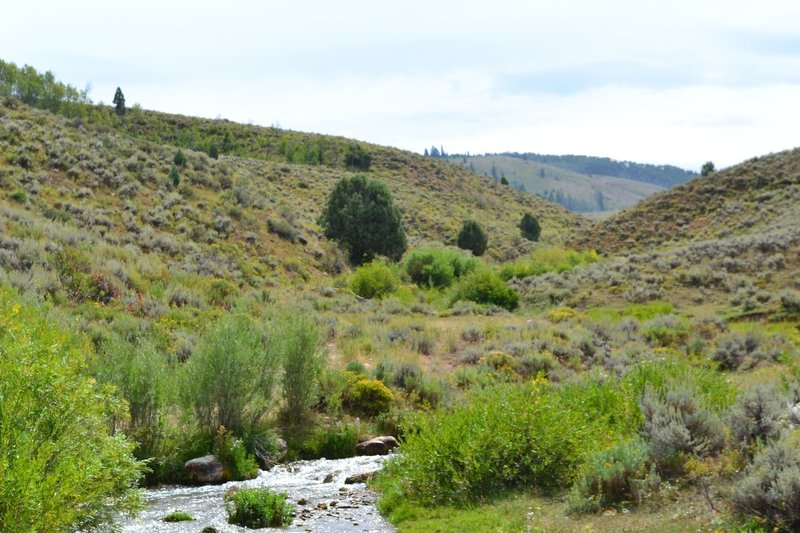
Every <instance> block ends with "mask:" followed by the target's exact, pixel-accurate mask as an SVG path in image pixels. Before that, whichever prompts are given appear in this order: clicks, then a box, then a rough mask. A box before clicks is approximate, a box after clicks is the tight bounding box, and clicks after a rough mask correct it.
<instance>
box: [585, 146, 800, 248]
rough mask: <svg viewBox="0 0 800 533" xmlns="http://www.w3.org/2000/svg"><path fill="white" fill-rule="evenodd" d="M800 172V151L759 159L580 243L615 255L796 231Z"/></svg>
mask: <svg viewBox="0 0 800 533" xmlns="http://www.w3.org/2000/svg"><path fill="white" fill-rule="evenodd" d="M798 170H800V150H790V151H786V152H781V153H778V154H772V155H768V156H764V157H756V158H754V159H751V160H750V161H747V162H745V163H742V164H740V165H736V166H733V167H730V168H728V169H725V170H722V171H720V172H716V173H714V174H712V175H710V176H708V177H705V178H697V179H695V180H692V181H690V182H688V183H686V184H684V185H679V186H677V187H675V188H674V189H671V190H669V191H667V192H663V193H660V194H657V195H655V196H653V197H651V198H648V199H647V200H645V201H643V202H642V203H640V204H638V205H636V206H635V207H633V208H632V209H628V210H626V211H624V212H622V213H619V214H617V215H615V216H613V217H611V218H609V219H608V220H605V221H603V222H601V223H598V224H596V225H595V226H594V227H593V228H592V229H591V230H590V231H589V232H587V233H585V234H582V235H579V236H578V237H576V240H575V242H576V243H579V244H583V245H587V246H592V247H595V246H597V245H598V244H599V245H600V247H601V248H602V250H603V252H604V253H608V254H613V253H616V252H618V251H621V250H646V249H652V248H655V247H658V246H660V245H663V244H671V243H683V242H687V241H699V240H708V239H714V238H727V237H730V236H748V235H767V234H770V233H773V232H780V231H782V230H785V229H790V228H792V227H794V226H795V222H796V221H797V220H798V209H800V207H798V206H800V204H798V197H800V180H798V177H797V176H798Z"/></svg>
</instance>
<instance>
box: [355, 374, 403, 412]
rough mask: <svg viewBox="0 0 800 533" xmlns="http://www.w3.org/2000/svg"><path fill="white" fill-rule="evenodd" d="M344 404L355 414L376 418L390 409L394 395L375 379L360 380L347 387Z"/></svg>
mask: <svg viewBox="0 0 800 533" xmlns="http://www.w3.org/2000/svg"><path fill="white" fill-rule="evenodd" d="M344 402H345V406H346V407H347V408H348V410H350V411H351V412H353V413H355V414H360V415H364V416H378V415H380V414H382V413H386V412H388V411H389V410H390V409H391V408H392V403H393V402H394V395H393V394H392V391H390V390H389V388H388V387H387V386H386V385H384V384H383V383H382V382H381V381H379V380H377V379H360V380H358V381H356V382H355V383H353V384H352V385H350V386H349V387H348V389H347V391H346V393H345V398H344Z"/></svg>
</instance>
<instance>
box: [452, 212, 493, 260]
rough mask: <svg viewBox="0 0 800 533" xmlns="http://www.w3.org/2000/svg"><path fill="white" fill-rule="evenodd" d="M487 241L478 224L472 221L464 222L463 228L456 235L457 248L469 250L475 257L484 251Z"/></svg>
mask: <svg viewBox="0 0 800 533" xmlns="http://www.w3.org/2000/svg"><path fill="white" fill-rule="evenodd" d="M488 243H489V239H488V238H487V237H486V232H485V231H483V228H481V226H480V224H478V223H477V222H475V221H474V220H465V221H464V226H463V227H462V228H461V231H460V232H459V233H458V247H459V248H461V249H462V250H471V251H472V253H473V254H474V255H476V256H481V255H483V253H484V252H485V251H486V246H487V244H488Z"/></svg>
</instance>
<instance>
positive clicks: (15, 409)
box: [0, 287, 144, 533]
mask: <svg viewBox="0 0 800 533" xmlns="http://www.w3.org/2000/svg"><path fill="white" fill-rule="evenodd" d="M87 353H91V346H90V345H89V343H88V342H86V340H85V339H84V338H82V337H78V336H75V335H73V334H71V333H70V332H69V331H68V330H66V329H62V328H61V327H60V326H59V325H57V322H56V321H54V320H51V319H50V318H49V317H48V315H47V311H46V309H45V308H43V307H38V306H35V305H31V304H28V303H26V302H23V301H22V300H21V299H20V298H19V297H18V296H17V295H16V294H15V293H14V292H13V291H12V290H10V289H8V288H6V287H0V354H1V355H0V399H1V400H0V443H2V444H1V445H0V530H2V531H4V532H6V533H17V532H20V533H22V532H29V531H73V530H82V529H93V528H101V527H102V526H104V525H107V524H110V523H111V522H112V521H113V520H114V519H115V518H116V517H117V516H119V513H124V514H132V513H134V512H135V511H136V510H138V509H139V508H140V507H141V494H140V492H139V491H138V490H137V489H136V485H137V482H138V480H139V478H140V477H141V474H142V470H143V468H144V465H143V464H142V463H140V462H138V461H136V460H135V459H134V458H133V455H132V452H133V444H132V443H131V442H130V441H128V440H127V438H125V437H124V436H123V435H122V434H116V435H114V434H113V433H112V428H113V421H114V420H115V419H117V420H124V418H125V412H124V404H122V403H121V402H119V401H117V400H115V399H114V398H113V397H112V395H111V390H110V389H109V388H108V387H103V386H100V385H99V384H98V383H97V382H96V381H95V380H94V379H93V378H90V377H88V376H86V375H85V374H84V373H83V372H84V365H85V362H86V354H87Z"/></svg>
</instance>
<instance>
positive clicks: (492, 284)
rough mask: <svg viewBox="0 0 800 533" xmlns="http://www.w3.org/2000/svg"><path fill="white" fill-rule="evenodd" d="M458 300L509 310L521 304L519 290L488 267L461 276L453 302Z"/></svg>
mask: <svg viewBox="0 0 800 533" xmlns="http://www.w3.org/2000/svg"><path fill="white" fill-rule="evenodd" d="M458 300H469V301H472V302H476V303H479V304H492V305H497V306H500V307H503V308H505V309H508V310H509V311H512V310H514V309H516V308H517V305H519V295H518V294H517V291H515V290H514V289H512V288H511V287H509V286H508V285H506V283H505V282H504V281H503V280H502V279H501V278H500V277H499V276H498V275H496V274H494V273H493V272H492V271H490V270H488V269H479V270H475V271H473V272H471V273H469V274H467V275H466V276H464V277H463V278H461V281H460V282H459V283H458V286H457V288H456V292H455V295H454V297H453V300H452V301H451V304H452V303H455V302H456V301H458Z"/></svg>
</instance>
